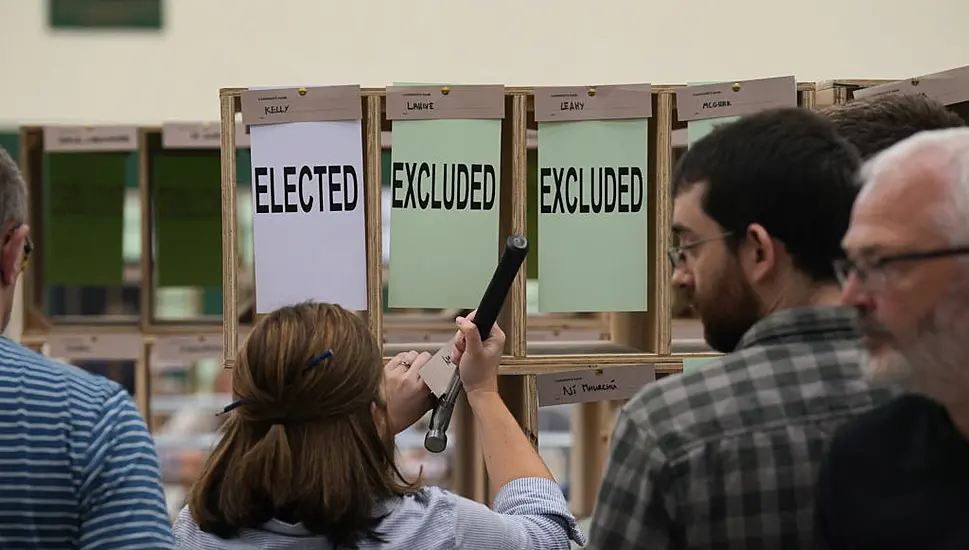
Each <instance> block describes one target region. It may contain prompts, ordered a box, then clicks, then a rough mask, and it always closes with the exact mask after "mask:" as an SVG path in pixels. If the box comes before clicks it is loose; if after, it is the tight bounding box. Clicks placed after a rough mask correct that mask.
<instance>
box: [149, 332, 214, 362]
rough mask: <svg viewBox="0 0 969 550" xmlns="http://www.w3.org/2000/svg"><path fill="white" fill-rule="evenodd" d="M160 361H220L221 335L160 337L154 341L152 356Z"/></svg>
mask: <svg viewBox="0 0 969 550" xmlns="http://www.w3.org/2000/svg"><path fill="white" fill-rule="evenodd" d="M153 355H154V356H155V357H157V358H158V359H159V360H162V361H183V362H190V363H191V362H195V361H202V360H205V359H222V335H221V334H218V333H214V334H200V335H198V336H160V337H158V339H157V340H156V341H155V349H154V354H153Z"/></svg>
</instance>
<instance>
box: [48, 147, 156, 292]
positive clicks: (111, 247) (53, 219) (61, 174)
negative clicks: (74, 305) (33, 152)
mask: <svg viewBox="0 0 969 550" xmlns="http://www.w3.org/2000/svg"><path fill="white" fill-rule="evenodd" d="M136 154H137V153H94V152H90V153H50V154H48V155H46V159H45V160H46V167H45V174H46V178H45V180H46V181H45V183H46V191H47V193H46V198H47V200H46V208H45V210H46V215H45V216H44V218H45V220H46V224H45V227H44V241H43V242H44V247H43V248H44V250H43V254H44V258H45V267H46V269H45V270H44V271H45V279H46V282H47V284H48V285H77V286H120V285H121V284H123V280H124V256H123V239H124V234H123V232H124V202H125V165H126V163H127V161H128V157H129V156H130V155H136Z"/></svg>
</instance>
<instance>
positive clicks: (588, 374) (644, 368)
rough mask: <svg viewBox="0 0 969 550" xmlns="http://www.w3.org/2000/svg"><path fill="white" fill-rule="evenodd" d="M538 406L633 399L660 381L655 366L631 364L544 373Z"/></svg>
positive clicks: (540, 380)
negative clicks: (648, 385) (644, 388)
mask: <svg viewBox="0 0 969 550" xmlns="http://www.w3.org/2000/svg"><path fill="white" fill-rule="evenodd" d="M535 378H536V381H537V386H538V406H539V407H548V406H550V405H569V404H573V403H591V402H594V401H612V400H618V399H629V398H630V397H632V396H634V395H636V392H638V391H639V390H640V388H642V387H643V386H645V385H646V384H648V383H650V382H653V381H655V380H656V372H655V370H654V369H653V365H629V366H619V367H607V368H602V369H586V370H575V371H568V372H556V373H550V374H540V375H538V376H536V377H535Z"/></svg>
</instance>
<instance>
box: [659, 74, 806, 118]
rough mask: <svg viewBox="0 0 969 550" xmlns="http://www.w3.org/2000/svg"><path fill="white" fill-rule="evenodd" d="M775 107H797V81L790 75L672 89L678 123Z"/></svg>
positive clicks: (743, 113) (746, 113)
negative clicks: (673, 90)
mask: <svg viewBox="0 0 969 550" xmlns="http://www.w3.org/2000/svg"><path fill="white" fill-rule="evenodd" d="M779 107H797V81H796V80H795V79H794V77H793V76H782V77H777V78H762V79H758V80H742V81H737V82H720V83H716V84H702V85H698V86H684V87H682V88H677V90H676V112H677V119H678V120H679V121H680V122H688V121H693V120H704V119H708V118H720V117H729V116H743V115H749V114H751V113H756V112H758V111H763V110H765V109H773V108H779Z"/></svg>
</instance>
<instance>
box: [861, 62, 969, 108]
mask: <svg viewBox="0 0 969 550" xmlns="http://www.w3.org/2000/svg"><path fill="white" fill-rule="evenodd" d="M895 94H898V95H923V96H925V97H927V98H929V99H934V100H935V101H938V102H939V103H941V104H943V105H955V104H957V103H963V102H965V101H969V67H959V68H958V69H950V70H948V71H942V72H940V73H935V74H930V75H925V76H920V77H917V78H910V79H908V80H899V81H898V82H891V83H889V84H881V85H878V86H872V87H870V88H862V89H860V90H855V94H854V96H855V99H864V98H871V97H878V96H883V95H895Z"/></svg>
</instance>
